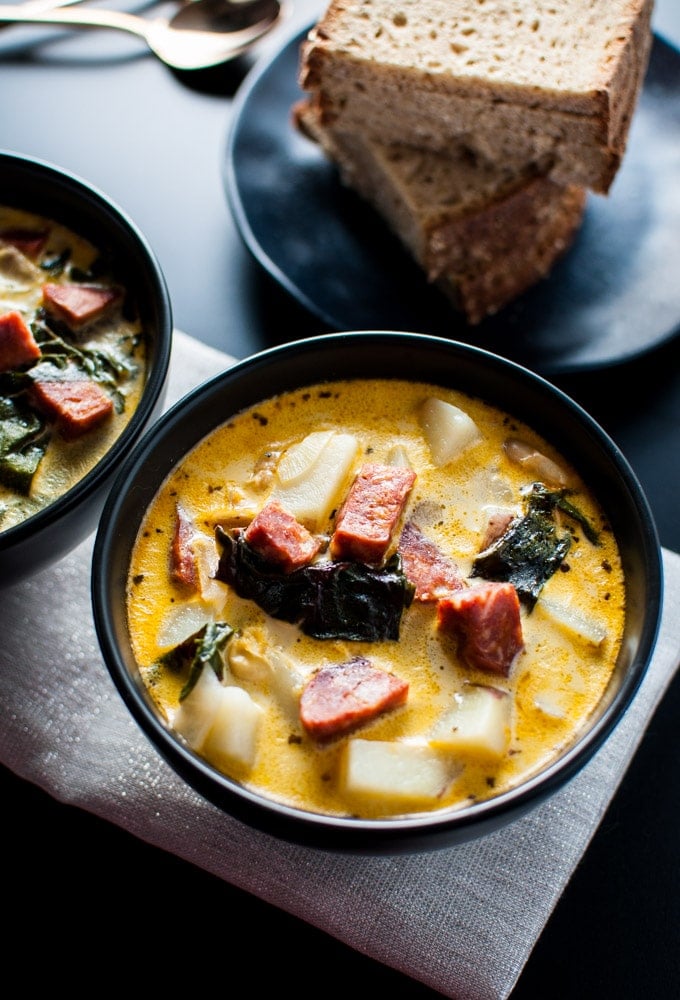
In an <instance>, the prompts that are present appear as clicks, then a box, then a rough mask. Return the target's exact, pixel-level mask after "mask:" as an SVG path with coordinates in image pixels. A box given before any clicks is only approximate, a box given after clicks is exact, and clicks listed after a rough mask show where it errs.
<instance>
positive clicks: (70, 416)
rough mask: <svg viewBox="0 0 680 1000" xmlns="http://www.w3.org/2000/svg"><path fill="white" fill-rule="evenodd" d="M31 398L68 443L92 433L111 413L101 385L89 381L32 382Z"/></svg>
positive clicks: (108, 399) (110, 401) (75, 379)
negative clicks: (89, 432)
mask: <svg viewBox="0 0 680 1000" xmlns="http://www.w3.org/2000/svg"><path fill="white" fill-rule="evenodd" d="M31 396H32V398H33V402H34V404H35V405H36V406H37V407H38V409H40V410H41V411H42V412H43V413H44V414H45V416H46V417H47V418H48V420H53V421H54V422H55V423H56V425H57V427H58V428H59V431H60V432H61V434H62V436H63V437H64V438H66V440H68V441H72V440H74V439H75V438H79V437H81V436H82V435H83V434H86V433H87V432H88V431H91V430H94V428H95V427H99V426H100V425H101V424H103V423H104V421H105V420H108V419H109V418H110V417H111V415H112V414H113V401H112V400H111V399H110V397H109V396H107V394H106V393H105V392H104V390H103V389H102V388H101V386H99V385H97V383H96V382H92V381H90V380H89V379H83V378H74V379H69V378H65V379H59V380H57V379H54V380H52V379H45V380H44V381H42V380H41V381H38V380H36V381H35V382H34V383H33V385H32V387H31Z"/></svg>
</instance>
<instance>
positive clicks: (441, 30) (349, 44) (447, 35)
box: [317, 0, 652, 93]
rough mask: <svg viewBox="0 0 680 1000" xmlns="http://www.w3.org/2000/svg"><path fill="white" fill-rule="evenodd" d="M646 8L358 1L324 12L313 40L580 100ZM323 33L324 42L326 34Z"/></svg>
mask: <svg viewBox="0 0 680 1000" xmlns="http://www.w3.org/2000/svg"><path fill="white" fill-rule="evenodd" d="M651 6H652V5H651V3H650V2H649V0H568V2H565V0H552V2H541V0H537V2H528V0H527V2H507V0H428V2H427V3H423V2H422V0H398V2H397V3H395V2H393V0H360V2H356V0H355V2H349V3H348V2H335V3H331V5H330V7H329V8H328V10H327V12H326V15H325V16H324V18H322V20H321V22H320V24H319V26H318V32H317V34H318V38H319V39H326V40H327V41H329V42H330V44H331V46H332V48H334V49H335V50H337V51H346V52H347V53H348V54H352V53H354V54H357V55H361V57H362V58H368V59H374V60H375V61H377V62H386V63H388V64H391V65H392V66H401V67H403V68H404V69H410V68H411V67H414V66H416V67H417V68H418V69H420V70H421V71H426V72H429V73H433V74H437V73H446V74H454V75H455V76H456V77H458V78H461V79H465V78H468V79H471V80H473V79H483V80H485V81H486V82H487V84H489V83H491V82H493V81H497V82H498V83H501V84H511V85H513V86H529V87H534V86H538V87H545V88H547V89H551V90H559V91H573V92H581V93H585V92H588V91H592V90H598V89H601V88H606V87H607V86H608V85H609V83H610V82H611V80H612V79H613V78H614V76H615V75H616V71H617V65H618V63H619V60H620V58H621V54H622V52H623V51H624V50H625V48H626V46H627V45H629V43H630V40H631V35H632V34H633V33H634V32H633V27H634V25H635V24H636V22H637V21H638V20H639V19H640V17H641V15H643V16H644V13H645V12H647V16H648V13H649V11H650V10H651ZM326 28H328V33H326V30H325V29H326Z"/></svg>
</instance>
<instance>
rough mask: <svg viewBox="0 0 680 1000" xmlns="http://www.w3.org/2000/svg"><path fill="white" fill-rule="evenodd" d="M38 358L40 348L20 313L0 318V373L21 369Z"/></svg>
mask: <svg viewBox="0 0 680 1000" xmlns="http://www.w3.org/2000/svg"><path fill="white" fill-rule="evenodd" d="M39 357H40V348H39V347H38V345H37V343H36V341H35V338H34V336H33V334H32V333H31V330H30V328H29V327H28V326H27V325H26V322H25V320H24V318H23V316H22V315H21V313H19V312H8V313H5V314H4V315H3V316H0V372H7V371H11V369H12V368H21V366H22V365H26V364H28V363H29V362H31V361H35V360H36V359H37V358H39Z"/></svg>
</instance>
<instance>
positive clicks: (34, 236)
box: [0, 229, 49, 257]
mask: <svg viewBox="0 0 680 1000" xmlns="http://www.w3.org/2000/svg"><path fill="white" fill-rule="evenodd" d="M48 235H49V232H48V230H47V229H3V230H2V232H0V243H9V244H10V245H11V246H13V247H16V249H17V250H19V251H20V252H21V253H22V254H24V256H26V257H37V256H38V254H39V253H40V251H41V250H42V249H43V247H44V246H45V244H46V243H47V237H48Z"/></svg>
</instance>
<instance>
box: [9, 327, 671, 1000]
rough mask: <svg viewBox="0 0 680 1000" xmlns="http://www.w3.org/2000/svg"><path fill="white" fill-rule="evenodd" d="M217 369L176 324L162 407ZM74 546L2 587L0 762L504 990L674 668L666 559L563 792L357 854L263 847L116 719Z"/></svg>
mask: <svg viewBox="0 0 680 1000" xmlns="http://www.w3.org/2000/svg"><path fill="white" fill-rule="evenodd" d="M232 361H233V359H231V358H228V357H227V356H225V355H224V354H220V353H219V352H217V351H214V350H213V349H211V348H208V347H205V346H204V345H202V344H200V343H198V342H197V341H195V340H192V339H191V338H189V337H187V336H186V335H184V334H182V333H177V334H176V338H175V345H174V349H173V359H172V364H171V384H170V390H169V400H168V401H169V402H173V401H174V400H175V399H177V398H179V396H180V395H183V394H184V393H185V392H186V391H187V390H188V389H189V388H191V387H192V386H193V385H194V384H197V383H198V382H200V381H201V380H203V379H205V378H206V377H208V376H209V375H212V374H214V373H215V372H218V371H220V370H222V369H223V368H225V367H227V366H228V365H229V364H231V363H232ZM92 542H93V539H92V538H90V539H88V540H87V541H85V542H84V543H83V544H82V545H80V547H79V548H78V549H77V550H76V551H75V552H73V553H72V554H71V555H70V556H68V557H67V558H65V559H64V560H62V562H61V563H59V564H58V565H57V566H55V567H54V568H51V569H48V570H46V571H44V572H43V573H41V574H40V575H38V576H36V577H34V578H33V579H31V580H28V581H25V582H23V583H21V584H18V585H17V586H16V587H13V588H10V589H9V590H8V591H6V592H5V593H4V594H3V642H2V649H1V651H0V664H1V666H0V673H1V676H2V684H1V685H0V751H1V759H2V762H3V763H4V764H5V765H6V766H7V767H9V768H10V769H12V770H13V771H14V772H16V773H17V774H18V775H20V776H21V777H23V778H25V779H27V780H28V781H31V782H33V783H35V784H36V785H39V786H40V787H42V788H43V789H44V790H45V791H47V792H48V793H50V794H51V795H52V796H53V797H54V798H56V799H58V800H60V801H61V802H67V803H71V804H73V805H74V806H77V807H80V808H81V809H84V810H87V811H88V812H91V813H94V814H96V815H98V816H100V817H103V818H105V819H107V820H110V821H111V822H112V823H116V824H117V825H118V826H120V827H123V828H124V829H126V830H128V831H129V832H131V833H132V834H134V835H136V836H138V837H139V838H140V839H142V840H144V841H146V842H148V843H151V844H155V845H156V846H158V847H160V848H162V849H163V850H166V851H172V852H173V853H175V854H177V855H178V856H180V857H182V858H184V859H186V860H188V861H190V862H192V863H193V864H195V865H198V866H200V867H202V868H204V869H205V870H207V871H209V872H212V873H213V874H214V875H216V876H217V877H218V878H222V879H225V880H226V881H228V882H230V883H233V884H235V885H237V886H239V887H240V888H242V889H245V890H247V891H249V892H252V893H254V894H255V895H257V896H259V897H260V898H262V899H264V900H266V901H268V902H269V903H272V904H274V905H275V906H278V907H280V908H282V909H285V910H287V911H289V912H290V913H292V914H294V915H295V916H297V917H299V918H301V919H302V920H305V921H307V922H308V923H310V924H312V925H315V926H316V927H319V928H321V929H322V930H324V931H326V932H327V933H329V934H331V935H334V936H335V937H336V938H338V939H340V940H341V941H343V942H345V943H346V944H348V945H350V946H351V947H353V948H355V949H357V950H358V951H360V952H362V953H364V954H366V955H369V956H371V957H372V958H374V959H377V960H378V961H381V962H383V963H385V964H386V965H389V966H392V967H394V968H395V969H398V970H400V971H401V972H403V973H405V974H407V975H409V976H411V977H412V978H414V979H416V980H420V981H422V982H423V983H425V984H426V985H428V986H429V987H431V988H433V989H435V990H438V991H439V992H441V993H442V994H443V995H445V996H448V997H456V998H458V1000H461V998H465V1000H501V998H504V997H507V996H508V995H509V994H510V992H511V991H512V989H513V987H514V985H515V983H516V982H517V979H518V978H519V975H520V973H521V971H522V968H523V966H524V964H525V962H526V961H527V959H528V957H529V955H530V953H531V950H532V948H533V946H534V944H535V942H536V940H537V938H538V936H539V935H540V933H541V930H542V928H543V927H544V925H545V924H546V922H547V920H548V917H549V916H550V913H551V911H552V910H553V907H554V906H555V904H556V903H557V900H558V899H559V897H560V895H561V893H562V891H563V889H564V887H565V885H566V883H567V881H568V880H569V878H570V875H571V873H572V871H573V870H574V868H575V866H576V865H577V863H578V861H579V859H580V858H581V856H582V854H583V852H584V850H585V848H586V846H587V845H588V842H589V840H590V838H591V837H592V835H593V833H594V832H595V830H596V828H597V825H598V823H599V821H600V819H601V818H602V816H603V814H604V812H605V810H606V808H607V805H608V803H609V802H610V800H611V798H612V796H613V795H614V792H615V791H616V787H617V785H618V784H619V782H620V780H621V778H622V776H623V774H624V772H625V770H626V767H627V766H628V763H629V762H630V760H631V758H632V756H633V754H634V753H635V750H636V748H637V746H638V744H639V742H640V739H641V737H642V735H643V732H644V729H645V726H646V725H647V723H648V721H649V719H650V717H651V715H652V712H653V710H654V708H655V706H656V705H657V704H658V702H659V700H660V699H661V697H662V695H663V693H664V690H665V689H666V687H667V685H668V683H669V682H670V680H671V677H672V675H673V673H674V671H675V669H676V668H677V666H678V664H679V662H680V652H679V648H680V643H678V624H677V609H678V608H679V607H680V555H677V554H675V553H672V552H668V551H664V553H663V556H664V567H665V574H666V595H665V612H664V618H663V623H662V628H661V633H660V637H659V641H658V645H657V649H656V652H655V655H654V660H653V662H652V665H651V668H650V670H649V672H648V674H647V676H646V678H645V681H644V683H643V685H642V687H641V689H640V691H639V692H638V695H637V696H636V698H635V700H634V702H633V704H632V706H631V707H630V709H629V711H628V713H627V715H626V717H625V718H624V720H623V721H622V723H621V725H620V726H619V727H618V729H617V731H616V732H615V734H614V735H613V736H612V737H611V738H610V739H609V740H608V742H607V743H606V745H605V746H604V747H603V748H602V749H601V750H600V751H599V752H598V754H597V755H596V756H595V758H594V759H593V760H592V761H591V762H590V763H589V764H588V766H587V767H586V768H585V769H584V770H583V771H582V772H580V774H579V775H578V776H577V777H576V778H574V779H573V780H572V781H571V783H570V784H569V785H568V786H567V787H566V788H564V789H563V790H561V791H560V792H558V793H557V794H556V795H554V796H553V797H552V798H550V799H549V800H548V801H546V802H545V803H543V804H542V805H540V806H539V807H537V808H536V809H534V810H533V811H532V812H531V813H529V814H528V815H526V816H524V817H523V818H521V819H519V820H516V821H515V822H514V823H513V824H512V825H511V826H510V827H509V828H508V829H506V830H503V831H502V832H500V833H494V834H490V835H488V836H487V837H484V838H482V839H479V840H477V841H475V842H473V843H470V844H464V845H462V846H458V847H453V848H446V849H439V850H436V851H433V852H431V853H419V854H414V855H409V856H406V857H399V858H398V859H397V858H391V857H385V858H377V859H375V858H364V857H360V856H359V857H357V856H345V855H342V854H332V853H326V852H323V851H315V850H313V849H309V848H300V847H296V846H294V845H291V844H288V843H286V842H281V841H278V840H276V839H274V838H271V837H269V836H267V835H265V834H262V833H259V832H257V831H254V830H251V829H250V828H248V827H246V826H244V825H242V824H241V823H239V822H237V821H236V820H233V819H231V818H230V817H228V816H225V815H223V814H222V813H221V812H220V811H219V810H217V809H216V808H214V807H213V806H211V805H209V804H208V803H207V802H205V801H204V800H203V799H202V798H201V797H200V796H198V795H196V794H194V793H193V792H191V791H189V790H187V789H186V788H185V787H184V785H183V784H182V783H181V782H180V781H179V779H178V778H177V777H176V776H175V775H174V773H173V772H172V771H171V770H170V768H169V767H168V766H167V765H166V764H165V763H164V761H163V760H162V759H161V758H160V757H159V755H158V754H157V753H156V751H155V749H154V748H153V747H152V746H151V745H150V744H149V742H148V741H147V739H146V737H145V736H143V735H142V733H141V731H140V730H139V728H138V727H137V725H136V723H135V722H134V721H133V720H132V718H131V717H130V715H129V714H128V711H127V709H126V708H125V707H124V705H123V703H122V701H121V699H120V697H119V695H118V693H117V692H116V690H115V688H114V686H113V683H112V682H111V680H110V679H109V676H108V674H107V672H106V669H105V667H104V665H103V663H102V660H101V656H100V653H99V650H98V646H97V640H96V637H95V633H94V627H93V625H92V623H91V612H90V597H89V568H90V557H91V550H92ZM65 594H66V595H68V600H64V595H65ZM673 609H675V614H673ZM29 625H30V634H31V643H30V644H27V643H26V640H25V637H26V635H27V634H28V626H29ZM320 886H323V892H320V891H319V887H320Z"/></svg>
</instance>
